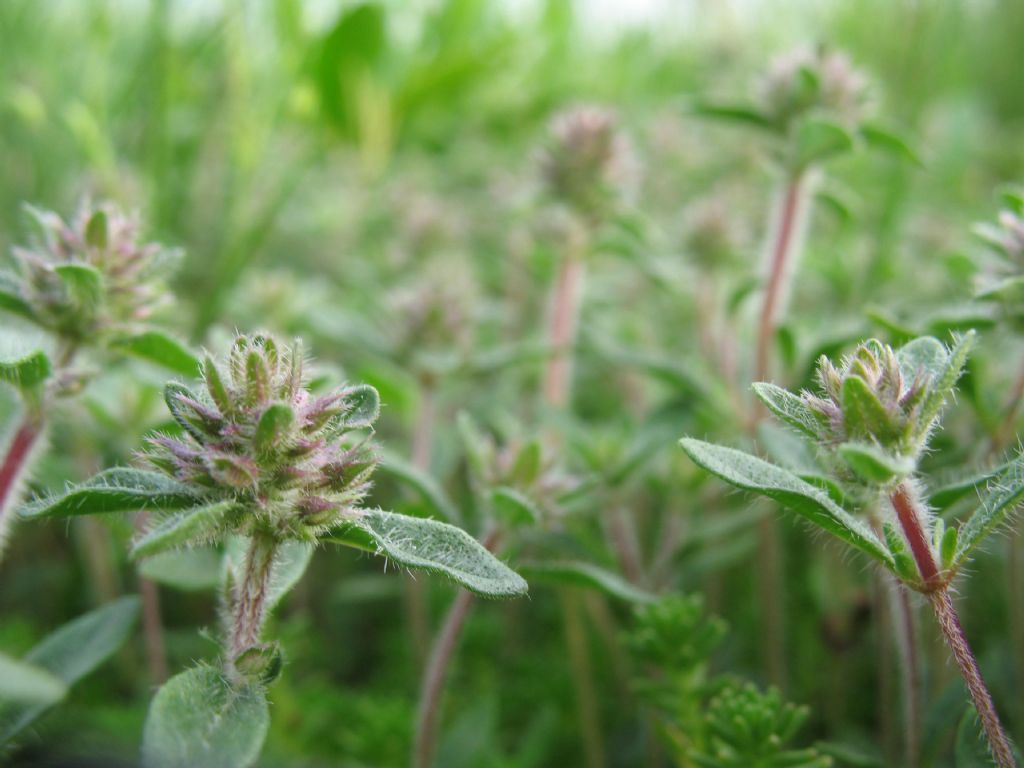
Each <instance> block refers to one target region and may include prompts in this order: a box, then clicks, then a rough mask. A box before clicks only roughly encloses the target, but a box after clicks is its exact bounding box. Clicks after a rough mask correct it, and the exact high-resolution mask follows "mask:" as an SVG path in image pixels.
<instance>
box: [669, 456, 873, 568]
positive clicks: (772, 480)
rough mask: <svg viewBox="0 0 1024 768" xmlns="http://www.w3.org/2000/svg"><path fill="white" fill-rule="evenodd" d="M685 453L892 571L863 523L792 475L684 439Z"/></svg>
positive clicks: (714, 473)
mask: <svg viewBox="0 0 1024 768" xmlns="http://www.w3.org/2000/svg"><path fill="white" fill-rule="evenodd" d="M680 444H681V445H682V447H683V450H684V451H686V453H687V455H688V456H689V457H690V458H691V459H693V461H694V462H695V463H696V464H697V465H699V466H701V467H703V468H704V469H706V470H707V471H708V472H711V473H712V474H713V475H717V476H718V477H720V478H721V479H723V480H725V481H726V482H727V483H731V484H732V485H735V486H736V487H737V488H743V489H744V490H747V491H753V492H754V493H759V494H761V495H763V496H767V497H768V498H770V499H774V500H775V501H777V502H779V503H780V504H782V505H784V506H786V507H789V508H790V509H792V510H793V511H794V512H796V513H797V514H798V515H800V516H801V517H804V518H806V519H807V520H809V521H810V522H812V523H814V524H815V525H817V526H819V527H821V528H824V529H825V530H826V531H828V532H829V533H832V534H833V535H835V536H837V537H838V538H840V539H842V540H843V541H845V542H846V543H848V544H850V545H851V546H853V547H856V548H857V549H859V550H861V551H862V552H864V553H865V554H867V555H870V556H871V557H873V558H874V559H876V560H878V561H879V562H881V563H882V564H883V565H885V566H887V567H889V568H892V566H893V562H892V557H891V556H890V555H889V553H888V552H887V551H886V550H885V548H884V547H882V545H881V544H880V542H879V541H878V539H876V538H875V537H874V535H873V534H872V533H871V531H870V530H869V529H868V528H867V527H866V526H865V525H864V524H863V523H862V522H860V521H859V520H857V519H856V518H855V517H853V516H852V515H850V514H849V513H848V512H846V510H844V509H842V508H841V507H840V506H839V505H838V504H836V503H835V502H834V501H832V499H831V498H829V496H828V494H827V493H825V492H824V491H823V490H821V489H819V488H815V487H814V486H813V485H810V484H808V483H806V482H804V481H803V480H801V479H800V478H799V477H797V476H796V475H794V474H792V473H791V472H788V471H786V470H785V469H782V468H781V467H777V466H775V465H774V464H769V463H768V462H766V461H762V460H761V459H759V458H757V457H756V456H751V455H750V454H747V453H744V452H743V451H737V450H735V449H733V448H726V447H724V446H719V445H713V444H711V443H705V442H703V441H701V440H694V439H692V438H683V440H682V441H680Z"/></svg>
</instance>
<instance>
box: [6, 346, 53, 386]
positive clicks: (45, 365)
mask: <svg viewBox="0 0 1024 768" xmlns="http://www.w3.org/2000/svg"><path fill="white" fill-rule="evenodd" d="M16 355H17V356H16ZM50 370H51V366H50V358H49V357H48V356H47V354H46V353H45V352H43V351H42V350H41V349H36V350H33V351H31V352H27V353H22V354H20V355H18V353H16V352H14V353H12V354H9V355H8V354H6V353H5V354H4V355H3V356H0V381H6V382H7V383H8V384H11V385H13V386H15V387H17V388H18V389H22V390H31V389H34V388H35V387H38V386H39V385H40V384H42V383H43V382H44V381H46V379H47V378H49V376H50Z"/></svg>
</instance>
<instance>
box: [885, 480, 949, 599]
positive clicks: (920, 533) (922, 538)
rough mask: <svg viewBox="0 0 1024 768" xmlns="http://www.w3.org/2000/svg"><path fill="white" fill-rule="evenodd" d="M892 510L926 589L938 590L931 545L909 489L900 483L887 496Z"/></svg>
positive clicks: (938, 582)
mask: <svg viewBox="0 0 1024 768" xmlns="http://www.w3.org/2000/svg"><path fill="white" fill-rule="evenodd" d="M889 501H890V502H892V508H893V509H894V510H895V511H896V518H897V520H899V523H900V527H901V528H902V529H903V535H904V536H905V537H906V539H907V543H908V544H910V551H911V553H912V554H913V555H914V562H915V563H917V570H918V573H920V574H921V580H922V582H923V583H924V585H925V587H926V588H927V589H938V588H940V587H941V586H942V580H941V578H940V577H939V569H938V566H936V564H935V556H934V555H933V554H932V547H931V544H930V543H929V542H928V536H927V535H926V534H925V532H924V526H923V525H922V523H921V518H920V516H919V515H918V513H917V508H916V505H915V503H914V499H913V497H912V495H911V491H910V489H909V488H908V487H907V484H906V483H900V484H899V485H898V486H897V487H896V490H895V491H893V492H892V494H890V496H889Z"/></svg>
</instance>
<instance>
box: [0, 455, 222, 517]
mask: <svg viewBox="0 0 1024 768" xmlns="http://www.w3.org/2000/svg"><path fill="white" fill-rule="evenodd" d="M201 501H202V499H201V498H200V497H199V496H198V495H197V494H196V493H195V492H194V491H193V490H192V489H191V488H189V487H188V486H187V485H184V484H182V483H179V482H177V481H176V480H172V479H170V478H169V477H167V476H166V475H162V474H160V473H158V472H150V471H147V470H142V469H129V468H127V467H117V468H115V469H108V470H106V471H104V472H100V473H99V474H98V475H96V476H95V477H93V478H91V479H89V480H86V481H85V482H84V483H79V484H78V485H72V486H69V487H68V488H67V489H66V490H65V491H64V492H63V493H59V494H54V495H52V496H46V497H43V498H39V499H35V500H33V501H30V502H28V503H27V504H24V505H22V507H21V510H20V514H21V516H22V517H28V518H39V517H68V516H71V515H95V514H99V513H102V512H135V511H138V510H141V509H167V510H171V509H186V508H188V507H194V506H196V505H197V504H199V503H201Z"/></svg>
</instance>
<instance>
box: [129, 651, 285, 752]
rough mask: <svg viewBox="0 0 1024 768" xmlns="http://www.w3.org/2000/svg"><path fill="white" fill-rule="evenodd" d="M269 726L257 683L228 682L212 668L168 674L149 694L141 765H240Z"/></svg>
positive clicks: (258, 747)
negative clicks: (237, 684) (167, 677)
mask: <svg viewBox="0 0 1024 768" xmlns="http://www.w3.org/2000/svg"><path fill="white" fill-rule="evenodd" d="M269 725H270V712H269V710H268V707H267V698H266V696H265V695H264V693H263V690H262V689H261V688H258V687H256V686H245V687H234V686H232V685H231V684H230V683H228V681H227V680H225V679H224V676H223V675H222V674H221V673H220V672H219V671H217V670H215V669H213V668H212V667H208V666H199V667H195V668H193V669H190V670H187V671H185V672H182V673H180V674H178V675H175V676H174V677H172V678H171V679H170V680H168V681H167V682H166V683H164V685H163V686H162V687H161V688H160V690H159V691H157V694H156V696H155V697H154V698H153V703H152V704H151V705H150V707H149V715H148V716H147V717H146V727H145V730H144V731H143V735H142V764H143V766H144V767H145V768H195V767H196V766H210V767H211V768H213V766H224V768H227V767H228V766H231V768H245V767H246V766H250V765H252V764H253V763H255V762H256V759H257V758H258V757H259V754H260V750H261V749H262V748H263V741H264V739H265V738H266V736H267V728H268V727H269Z"/></svg>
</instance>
